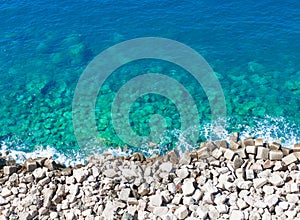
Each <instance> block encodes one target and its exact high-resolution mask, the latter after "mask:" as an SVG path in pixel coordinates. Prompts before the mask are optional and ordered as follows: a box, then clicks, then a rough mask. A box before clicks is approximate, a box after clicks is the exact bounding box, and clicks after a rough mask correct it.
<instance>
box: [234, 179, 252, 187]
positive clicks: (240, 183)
mask: <svg viewBox="0 0 300 220" xmlns="http://www.w3.org/2000/svg"><path fill="white" fill-rule="evenodd" d="M252 185H253V183H252V181H244V180H237V181H236V186H237V187H238V188H239V189H250V187H251V186H252Z"/></svg>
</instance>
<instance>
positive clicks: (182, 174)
mask: <svg viewBox="0 0 300 220" xmlns="http://www.w3.org/2000/svg"><path fill="white" fill-rule="evenodd" d="M176 175H177V176H178V177H179V178H180V179H185V178H186V177H188V175H189V171H188V169H187V168H186V167H185V168H181V169H177V170H176Z"/></svg>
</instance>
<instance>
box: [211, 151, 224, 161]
mask: <svg viewBox="0 0 300 220" xmlns="http://www.w3.org/2000/svg"><path fill="white" fill-rule="evenodd" d="M222 154H223V153H222V151H221V150H220V149H219V148H216V149H214V150H213V152H212V153H211V155H212V156H213V157H214V158H215V159H217V160H218V159H220V157H221V156H222Z"/></svg>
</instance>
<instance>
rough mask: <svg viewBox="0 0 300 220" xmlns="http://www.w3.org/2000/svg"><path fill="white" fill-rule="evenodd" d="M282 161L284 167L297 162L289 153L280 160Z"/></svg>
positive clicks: (293, 155)
mask: <svg viewBox="0 0 300 220" xmlns="http://www.w3.org/2000/svg"><path fill="white" fill-rule="evenodd" d="M282 161H283V162H284V164H285V165H289V164H291V163H296V162H297V161H298V158H297V157H296V156H295V154H293V153H291V154H289V155H287V156H285V157H284V158H282Z"/></svg>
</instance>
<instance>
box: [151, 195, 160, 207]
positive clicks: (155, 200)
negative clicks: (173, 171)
mask: <svg viewBox="0 0 300 220" xmlns="http://www.w3.org/2000/svg"><path fill="white" fill-rule="evenodd" d="M161 204H162V196H161V195H160V194H155V195H153V196H150V205H152V206H156V207H159V206H161Z"/></svg>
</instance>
